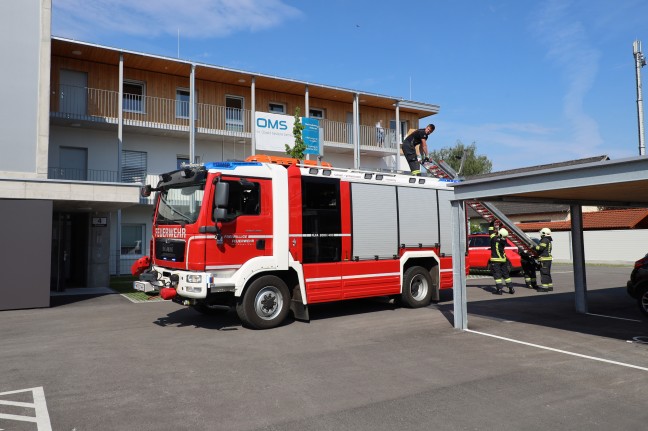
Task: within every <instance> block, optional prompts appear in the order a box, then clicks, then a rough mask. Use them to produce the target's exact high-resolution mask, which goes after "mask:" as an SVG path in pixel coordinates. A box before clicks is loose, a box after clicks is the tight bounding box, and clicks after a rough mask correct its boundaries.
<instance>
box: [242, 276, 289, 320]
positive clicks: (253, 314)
mask: <svg viewBox="0 0 648 431" xmlns="http://www.w3.org/2000/svg"><path fill="white" fill-rule="evenodd" d="M289 310H290V295H289V293H288V286H286V283H284V281H283V280H282V279H280V278H279V277H276V276H274V275H264V276H262V277H259V278H257V279H256V280H254V281H253V282H252V284H250V287H248V289H247V290H246V291H245V294H244V295H243V297H242V298H240V299H239V301H238V302H237V303H236V313H237V314H238V316H239V319H241V322H243V326H246V327H248V328H252V329H270V328H274V327H276V326H279V325H280V324H281V323H282V322H283V321H284V319H285V318H286V316H287V315H288V311H289Z"/></svg>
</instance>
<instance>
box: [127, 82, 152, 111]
mask: <svg viewBox="0 0 648 431" xmlns="http://www.w3.org/2000/svg"><path fill="white" fill-rule="evenodd" d="M145 98H146V83H144V82H141V81H124V105H123V107H124V111H126V112H139V113H142V114H143V113H145V112H146V103H145Z"/></svg>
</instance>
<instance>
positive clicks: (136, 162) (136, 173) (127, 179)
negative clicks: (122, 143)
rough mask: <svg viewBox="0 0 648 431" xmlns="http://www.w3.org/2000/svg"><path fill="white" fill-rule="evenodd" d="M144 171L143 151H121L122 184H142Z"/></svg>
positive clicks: (144, 158) (144, 179) (144, 159)
mask: <svg viewBox="0 0 648 431" xmlns="http://www.w3.org/2000/svg"><path fill="white" fill-rule="evenodd" d="M146 170H147V163H146V152H145V151H130V150H122V175H121V176H122V177H121V181H122V183H144V182H145V181H146Z"/></svg>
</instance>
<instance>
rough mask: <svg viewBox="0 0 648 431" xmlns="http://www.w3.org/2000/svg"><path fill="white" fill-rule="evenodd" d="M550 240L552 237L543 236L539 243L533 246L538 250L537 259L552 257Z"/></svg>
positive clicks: (550, 258) (549, 258)
mask: <svg viewBox="0 0 648 431" xmlns="http://www.w3.org/2000/svg"><path fill="white" fill-rule="evenodd" d="M552 241H553V239H552V238H551V237H550V236H543V237H542V239H541V240H540V244H538V245H536V246H535V247H533V248H534V249H535V250H536V251H537V252H538V255H539V258H538V260H553V257H551V243H552Z"/></svg>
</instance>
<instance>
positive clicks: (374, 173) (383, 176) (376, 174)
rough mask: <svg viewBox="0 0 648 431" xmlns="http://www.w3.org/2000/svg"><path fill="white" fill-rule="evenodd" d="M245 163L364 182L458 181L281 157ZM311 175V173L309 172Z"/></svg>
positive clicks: (262, 157) (254, 158) (249, 159)
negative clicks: (401, 179)
mask: <svg viewBox="0 0 648 431" xmlns="http://www.w3.org/2000/svg"><path fill="white" fill-rule="evenodd" d="M245 161H246V162H259V163H272V164H278V165H282V166H285V167H289V166H293V165H295V166H301V167H305V168H309V170H311V171H314V172H315V173H316V171H317V170H318V169H322V170H323V171H326V172H324V175H325V176H328V175H330V174H331V173H332V172H336V173H338V175H341V176H343V177H348V176H353V177H356V178H364V179H365V180H389V179H391V180H394V179H396V178H398V176H406V177H409V179H408V182H409V183H418V184H425V183H426V181H427V180H429V181H434V182H450V183H451V182H456V181H458V180H457V179H452V178H450V177H441V176H437V175H430V176H427V177H426V176H413V175H411V174H408V173H407V172H404V171H394V170H387V171H386V170H383V169H367V168H361V169H353V168H336V167H334V166H332V165H331V164H330V163H328V162H323V161H320V160H318V161H315V160H299V159H294V158H291V157H281V156H268V155H265V154H258V155H254V156H248V157H247V158H246V159H245ZM311 173H313V172H311Z"/></svg>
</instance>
